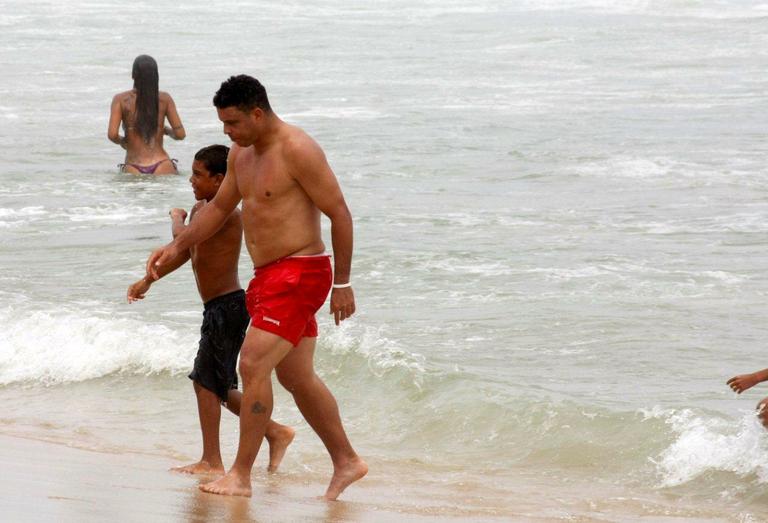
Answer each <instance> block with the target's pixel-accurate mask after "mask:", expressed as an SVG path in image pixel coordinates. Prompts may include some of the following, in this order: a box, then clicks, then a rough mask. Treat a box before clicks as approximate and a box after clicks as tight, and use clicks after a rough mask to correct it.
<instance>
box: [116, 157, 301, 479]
mask: <svg viewBox="0 0 768 523" xmlns="http://www.w3.org/2000/svg"><path fill="white" fill-rule="evenodd" d="M228 152H229V148H228V147H225V146H223V145H210V146H208V147H204V148H203V149H200V150H199V151H198V152H197V154H195V160H194V162H193V163H192V176H191V177H190V179H189V181H190V183H191V184H192V190H193V191H194V193H195V199H196V200H198V202H197V203H196V204H195V206H194V207H193V208H192V210H191V212H190V218H189V220H190V223H191V222H192V220H193V219H194V216H195V213H196V212H197V211H199V210H200V208H201V207H202V206H204V205H205V204H206V203H207V202H208V201H210V200H211V199H212V198H213V197H214V196H215V195H216V192H217V191H218V189H219V186H220V185H221V182H222V180H224V176H225V175H226V172H227V154H228ZM170 215H171V221H172V232H173V236H174V238H175V237H176V235H178V234H179V233H180V232H181V231H183V230H184V228H185V227H187V225H186V224H185V220H186V218H187V213H186V211H185V210H184V209H172V210H171V211H170ZM242 236H243V224H242V220H241V217H240V211H239V209H235V210H234V211H233V212H232V214H231V215H230V216H229V217H228V218H227V220H226V222H225V223H224V225H223V226H222V227H221V229H219V231H218V232H216V233H215V234H214V235H213V236H211V237H210V238H209V239H208V240H206V241H204V242H202V243H200V244H198V245H196V246H195V247H192V248H191V249H189V251H187V252H185V253H182V254H181V255H179V256H178V257H177V258H175V259H173V260H171V261H170V262H169V263H167V264H165V265H164V266H162V267H160V270H159V277H160V278H162V277H163V276H165V275H166V274H168V273H170V272H172V271H174V270H176V269H178V268H179V267H181V266H182V265H184V264H185V263H186V262H187V260H190V259H191V260H192V270H193V271H194V273H195V280H197V289H198V291H199V292H200V298H202V300H203V303H204V304H205V305H204V309H205V310H204V312H203V325H202V327H201V328H200V348H199V350H198V352H197V357H196V358H195V364H194V368H193V369H192V372H191V373H190V375H189V377H190V378H191V379H192V383H193V386H194V388H195V395H196V396H197V408H198V414H199V416H200V428H201V430H202V434H203V456H202V457H201V458H200V461H198V462H196V463H192V464H190V465H185V466H183V467H177V468H174V469H173V470H176V471H178V472H184V473H188V474H202V473H212V472H213V473H224V465H223V464H222V461H221V450H220V448H219V422H220V420H221V406H220V403H221V404H223V405H224V406H225V407H227V409H229V410H230V411H232V412H233V413H234V414H237V415H239V413H240V400H241V397H242V394H241V393H240V392H239V391H238V390H237V372H236V368H237V356H238V353H239V352H240V346H241V345H242V343H243V339H244V338H245V332H246V330H247V329H248V323H249V321H250V318H249V315H248V311H247V309H246V306H245V292H244V291H243V289H242V288H241V287H240V280H239V278H238V275H237V264H238V260H239V258H240V246H241V243H242ZM153 281H154V280H153V279H152V277H151V276H150V275H149V274H147V275H145V276H144V277H143V278H142V279H140V280H139V281H137V282H135V283H134V284H133V285H131V286H130V287H129V288H128V302H129V303H132V302H134V301H136V300H141V299H143V298H144V296H145V294H146V293H147V291H149V288H150V286H151V285H152V283H153ZM293 436H294V430H293V429H291V428H290V427H286V426H285V425H280V424H279V423H275V422H274V421H271V420H270V422H269V424H268V425H267V433H266V438H267V441H268V442H269V467H268V470H270V471H275V470H277V467H278V465H279V464H280V461H281V460H282V458H283V456H284V455H285V450H286V448H287V447H288V445H289V444H290V443H291V441H292V440H293Z"/></svg>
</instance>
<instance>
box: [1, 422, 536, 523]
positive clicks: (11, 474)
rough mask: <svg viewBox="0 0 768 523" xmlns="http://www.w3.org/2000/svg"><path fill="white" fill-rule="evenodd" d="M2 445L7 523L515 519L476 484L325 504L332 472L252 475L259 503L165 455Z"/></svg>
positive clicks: (9, 439) (15, 442)
mask: <svg viewBox="0 0 768 523" xmlns="http://www.w3.org/2000/svg"><path fill="white" fill-rule="evenodd" d="M0 448H2V452H0V467H2V469H3V474H2V477H3V480H2V487H1V488H2V492H3V495H2V496H0V514H3V517H2V519H3V520H4V521H78V522H85V521H108V520H116V521H194V522H198V521H199V522H203V521H428V520H431V521H436V520H441V521H445V520H455V521H463V520H478V521H494V520H498V521H509V519H510V517H514V516H515V515H514V514H513V513H512V512H510V511H508V510H506V509H504V508H501V507H499V506H498V505H499V503H506V501H505V500H504V499H503V498H502V499H498V500H496V501H494V500H492V499H490V500H488V499H484V498H483V497H482V496H481V497H477V496H474V494H472V493H471V492H470V491H471V490H472V489H471V487H469V488H468V489H467V488H465V487H462V486H458V489H459V490H457V494H458V496H450V495H448V496H446V495H445V491H444V490H445V489H444V488H441V487H440V486H439V485H436V486H434V489H433V487H432V486H430V485H427V484H425V485H424V488H423V489H419V490H418V491H416V492H410V493H409V492H407V488H405V487H403V486H402V485H397V484H391V483H388V482H382V481H380V480H377V479H376V478H375V477H370V478H365V479H364V480H363V481H361V482H359V483H358V484H356V485H354V486H353V487H351V488H350V489H348V491H347V492H345V493H344V494H343V495H342V499H341V501H336V502H326V501H324V500H321V499H319V498H318V496H319V495H320V494H322V493H323V492H324V490H325V487H326V481H327V479H328V476H327V475H326V474H321V473H319V472H313V471H306V473H298V472H292V473H278V474H272V475H269V474H267V473H266V472H264V471H263V470H254V477H253V497H252V498H250V499H248V498H237V497H223V496H215V495H211V494H206V493H203V492H201V491H200V490H199V489H198V488H197V486H198V484H199V483H200V482H202V481H204V480H206V479H207V478H204V477H201V476H199V477H198V476H187V475H183V474H177V473H173V472H170V471H169V470H168V469H169V468H170V467H172V466H175V465H178V464H179V463H178V462H176V461H174V460H172V459H170V458H168V457H162V456H150V455H145V454H134V453H125V454H120V453H105V452H95V451H91V450H84V449H79V448H73V447H69V446H65V445H61V444H58V443H52V442H47V441H41V440H35V439H29V438H20V437H15V436H8V435H0ZM431 489H433V492H432V494H431V495H430V490H431ZM462 489H464V490H465V492H464V496H463V497H462V496H461V490H462ZM440 490H442V491H443V492H442V495H440V494H439V493H438V491H440ZM473 496H474V499H472V498H473ZM517 515H518V516H520V515H521V514H519V513H518V514H517ZM536 519H538V518H536Z"/></svg>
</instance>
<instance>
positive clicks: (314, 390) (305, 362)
mask: <svg viewBox="0 0 768 523" xmlns="http://www.w3.org/2000/svg"><path fill="white" fill-rule="evenodd" d="M316 339H317V338H302V340H301V342H300V343H299V344H298V345H297V346H296V347H294V348H293V349H291V351H290V353H288V355H287V356H286V357H285V358H283V360H282V361H281V362H280V363H279V364H278V365H277V368H276V372H277V378H278V380H280V383H281V384H282V385H283V386H284V387H285V388H286V389H287V390H288V391H289V392H290V393H291V394H293V398H294V400H295V401H296V406H298V407H299V410H300V411H301V414H302V415H303V416H304V419H306V420H307V423H309V424H310V426H311V427H312V428H313V429H314V431H315V432H316V433H317V435H318V436H320V439H321V440H322V441H323V443H324V444H325V448H326V449H328V453H329V454H330V455H331V460H332V461H333V477H332V478H331V482H330V484H329V485H328V490H327V491H326V493H325V497H326V498H327V499H331V500H333V499H336V498H337V497H338V496H339V494H341V493H342V491H343V490H344V489H345V488H347V486H349V485H350V484H351V483H353V482H355V481H357V480H358V479H360V478H362V477H363V476H365V474H366V473H367V472H368V465H367V464H366V463H365V461H363V460H362V459H361V458H360V457H359V456H358V455H357V453H356V452H355V450H354V449H353V448H352V445H351V444H350V443H349V439H348V438H347V434H346V432H344V427H343V425H342V423H341V416H340V415H339V407H338V405H337V403H336V399H335V398H334V397H333V394H331V391H330V390H328V387H326V385H325V383H323V381H322V380H321V379H320V377H319V376H317V374H315V369H314V365H313V359H314V354H315V341H316Z"/></svg>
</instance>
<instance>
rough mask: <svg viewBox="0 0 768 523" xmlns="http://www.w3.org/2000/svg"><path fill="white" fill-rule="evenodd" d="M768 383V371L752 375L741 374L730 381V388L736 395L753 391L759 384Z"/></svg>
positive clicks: (760, 371) (764, 370)
mask: <svg viewBox="0 0 768 523" xmlns="http://www.w3.org/2000/svg"><path fill="white" fill-rule="evenodd" d="M764 381H768V369H763V370H759V371H757V372H753V373H751V374H740V375H738V376H734V377H733V378H731V379H729V380H728V382H727V383H728V386H729V387H731V389H733V391H734V392H735V393H736V394H741V393H742V392H744V391H745V390H747V389H751V388H752V387H754V386H755V385H757V384H758V383H762V382H764Z"/></svg>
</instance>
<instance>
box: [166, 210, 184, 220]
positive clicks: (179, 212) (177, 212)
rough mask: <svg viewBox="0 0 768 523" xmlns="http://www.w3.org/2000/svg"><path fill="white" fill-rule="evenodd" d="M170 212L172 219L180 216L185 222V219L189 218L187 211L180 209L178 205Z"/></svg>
mask: <svg viewBox="0 0 768 523" xmlns="http://www.w3.org/2000/svg"><path fill="white" fill-rule="evenodd" d="M168 214H169V215H170V216H171V220H175V219H177V218H178V219H181V221H182V222H183V221H184V220H186V219H187V211H185V210H184V209H179V208H178V207H174V208H173V209H171V210H170V211H168Z"/></svg>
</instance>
